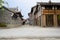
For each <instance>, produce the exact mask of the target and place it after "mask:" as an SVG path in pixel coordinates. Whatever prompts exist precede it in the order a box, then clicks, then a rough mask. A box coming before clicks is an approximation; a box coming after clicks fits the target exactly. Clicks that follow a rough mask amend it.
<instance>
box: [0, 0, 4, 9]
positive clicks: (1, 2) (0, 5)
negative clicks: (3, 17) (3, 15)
mask: <svg viewBox="0 0 60 40" xmlns="http://www.w3.org/2000/svg"><path fill="white" fill-rule="evenodd" d="M3 3H4V1H3V0H0V8H1V7H2V6H3Z"/></svg>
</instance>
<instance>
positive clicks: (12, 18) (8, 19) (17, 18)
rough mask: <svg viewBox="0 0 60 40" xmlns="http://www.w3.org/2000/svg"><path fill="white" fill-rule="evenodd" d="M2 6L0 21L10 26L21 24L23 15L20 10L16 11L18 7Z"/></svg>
mask: <svg viewBox="0 0 60 40" xmlns="http://www.w3.org/2000/svg"><path fill="white" fill-rule="evenodd" d="M3 8H4V12H3V13H2V11H1V10H0V23H2V22H4V23H6V24H7V25H8V26H10V27H12V26H16V25H21V24H22V20H23V18H22V17H23V16H22V14H21V12H20V11H19V12H18V8H6V7H3Z"/></svg>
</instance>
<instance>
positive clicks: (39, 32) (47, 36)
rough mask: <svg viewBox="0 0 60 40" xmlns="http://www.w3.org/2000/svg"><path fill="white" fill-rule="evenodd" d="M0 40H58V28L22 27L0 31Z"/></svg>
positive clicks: (59, 32)
mask: <svg viewBox="0 0 60 40" xmlns="http://www.w3.org/2000/svg"><path fill="white" fill-rule="evenodd" d="M0 40H60V28H50V27H49V28H42V27H38V26H31V25H22V26H21V27H16V28H11V29H0Z"/></svg>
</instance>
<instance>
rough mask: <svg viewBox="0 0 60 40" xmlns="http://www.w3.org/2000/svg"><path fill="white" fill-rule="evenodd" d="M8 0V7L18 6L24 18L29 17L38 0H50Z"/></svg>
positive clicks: (43, 0) (44, 0)
mask: <svg viewBox="0 0 60 40" xmlns="http://www.w3.org/2000/svg"><path fill="white" fill-rule="evenodd" d="M4 1H7V2H8V5H9V6H7V5H5V6H7V7H18V9H19V10H20V11H21V13H22V15H23V16H24V18H25V19H26V18H28V13H29V12H30V10H31V7H33V6H35V5H36V4H37V3H36V2H48V1H49V0H4ZM51 1H52V2H60V0H51Z"/></svg>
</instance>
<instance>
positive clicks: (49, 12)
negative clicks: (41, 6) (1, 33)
mask: <svg viewBox="0 0 60 40" xmlns="http://www.w3.org/2000/svg"><path fill="white" fill-rule="evenodd" d="M43 14H54V10H43Z"/></svg>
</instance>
